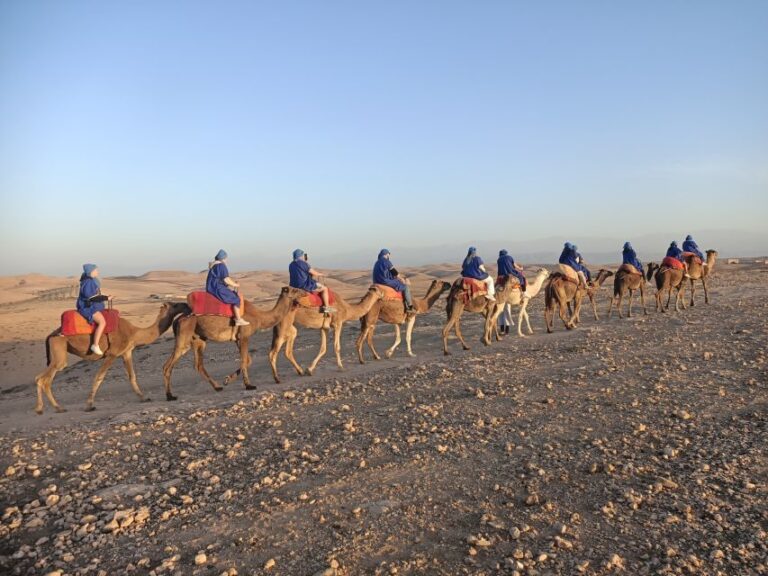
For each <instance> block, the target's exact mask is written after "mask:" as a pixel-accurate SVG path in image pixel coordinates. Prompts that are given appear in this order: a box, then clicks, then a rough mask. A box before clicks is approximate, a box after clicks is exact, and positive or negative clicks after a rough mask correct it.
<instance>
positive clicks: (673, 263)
mask: <svg viewBox="0 0 768 576" xmlns="http://www.w3.org/2000/svg"><path fill="white" fill-rule="evenodd" d="M661 265H662V266H666V267H667V268H674V269H675V270H685V265H684V264H683V263H682V262H680V260H678V259H677V258H672V256H666V257H665V258H664V260H662V261H661Z"/></svg>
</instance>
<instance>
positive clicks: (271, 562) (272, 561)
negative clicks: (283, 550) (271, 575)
mask: <svg viewBox="0 0 768 576" xmlns="http://www.w3.org/2000/svg"><path fill="white" fill-rule="evenodd" d="M275 564H276V562H275V559H274V558H270V559H269V560H267V561H266V562H265V563H264V570H272V568H274V567H275Z"/></svg>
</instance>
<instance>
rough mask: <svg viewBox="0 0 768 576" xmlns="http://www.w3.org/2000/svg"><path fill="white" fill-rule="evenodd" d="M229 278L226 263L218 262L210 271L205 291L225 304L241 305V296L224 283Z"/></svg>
mask: <svg viewBox="0 0 768 576" xmlns="http://www.w3.org/2000/svg"><path fill="white" fill-rule="evenodd" d="M227 277H229V270H228V269H227V265H226V264H224V262H216V263H215V264H214V265H213V266H211V268H210V269H209V270H208V278H207V279H206V280H205V291H206V292H208V294H212V295H214V296H215V297H216V298H218V299H219V300H221V301H222V302H224V304H233V305H235V306H239V305H240V296H238V295H237V293H236V292H235V291H234V290H232V289H231V288H230V287H229V286H227V285H226V284H225V283H224V278H227Z"/></svg>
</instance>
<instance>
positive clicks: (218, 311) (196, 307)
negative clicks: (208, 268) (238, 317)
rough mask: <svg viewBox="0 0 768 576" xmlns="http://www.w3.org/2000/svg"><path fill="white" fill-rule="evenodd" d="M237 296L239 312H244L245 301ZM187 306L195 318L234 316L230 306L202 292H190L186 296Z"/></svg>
mask: <svg viewBox="0 0 768 576" xmlns="http://www.w3.org/2000/svg"><path fill="white" fill-rule="evenodd" d="M238 296H240V310H244V309H245V308H244V307H243V306H244V304H245V299H244V298H243V295H242V294H240V293H238ZM187 304H188V305H189V307H190V308H191V309H192V314H194V315H195V316H225V317H227V318H232V317H234V315H235V314H234V312H232V304H225V303H224V302H222V301H221V300H219V299H218V298H216V296H214V295H213V294H209V293H208V292H205V291H204V290H197V291H195V292H190V293H189V294H188V295H187Z"/></svg>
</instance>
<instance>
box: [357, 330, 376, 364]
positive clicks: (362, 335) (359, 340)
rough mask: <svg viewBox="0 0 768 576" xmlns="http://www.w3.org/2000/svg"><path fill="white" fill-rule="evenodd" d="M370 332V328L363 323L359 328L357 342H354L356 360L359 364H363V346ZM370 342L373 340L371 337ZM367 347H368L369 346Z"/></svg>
mask: <svg viewBox="0 0 768 576" xmlns="http://www.w3.org/2000/svg"><path fill="white" fill-rule="evenodd" d="M371 331H372V329H371V327H370V326H368V325H367V324H366V323H364V322H363V323H362V326H361V327H360V335H359V336H358V337H357V340H355V348H356V349H357V359H358V361H359V362H360V364H365V358H364V357H363V346H365V342H366V340H368V333H369V332H371ZM371 340H373V336H371ZM368 346H369V347H370V346H371V345H370V344H369V345H368Z"/></svg>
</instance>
